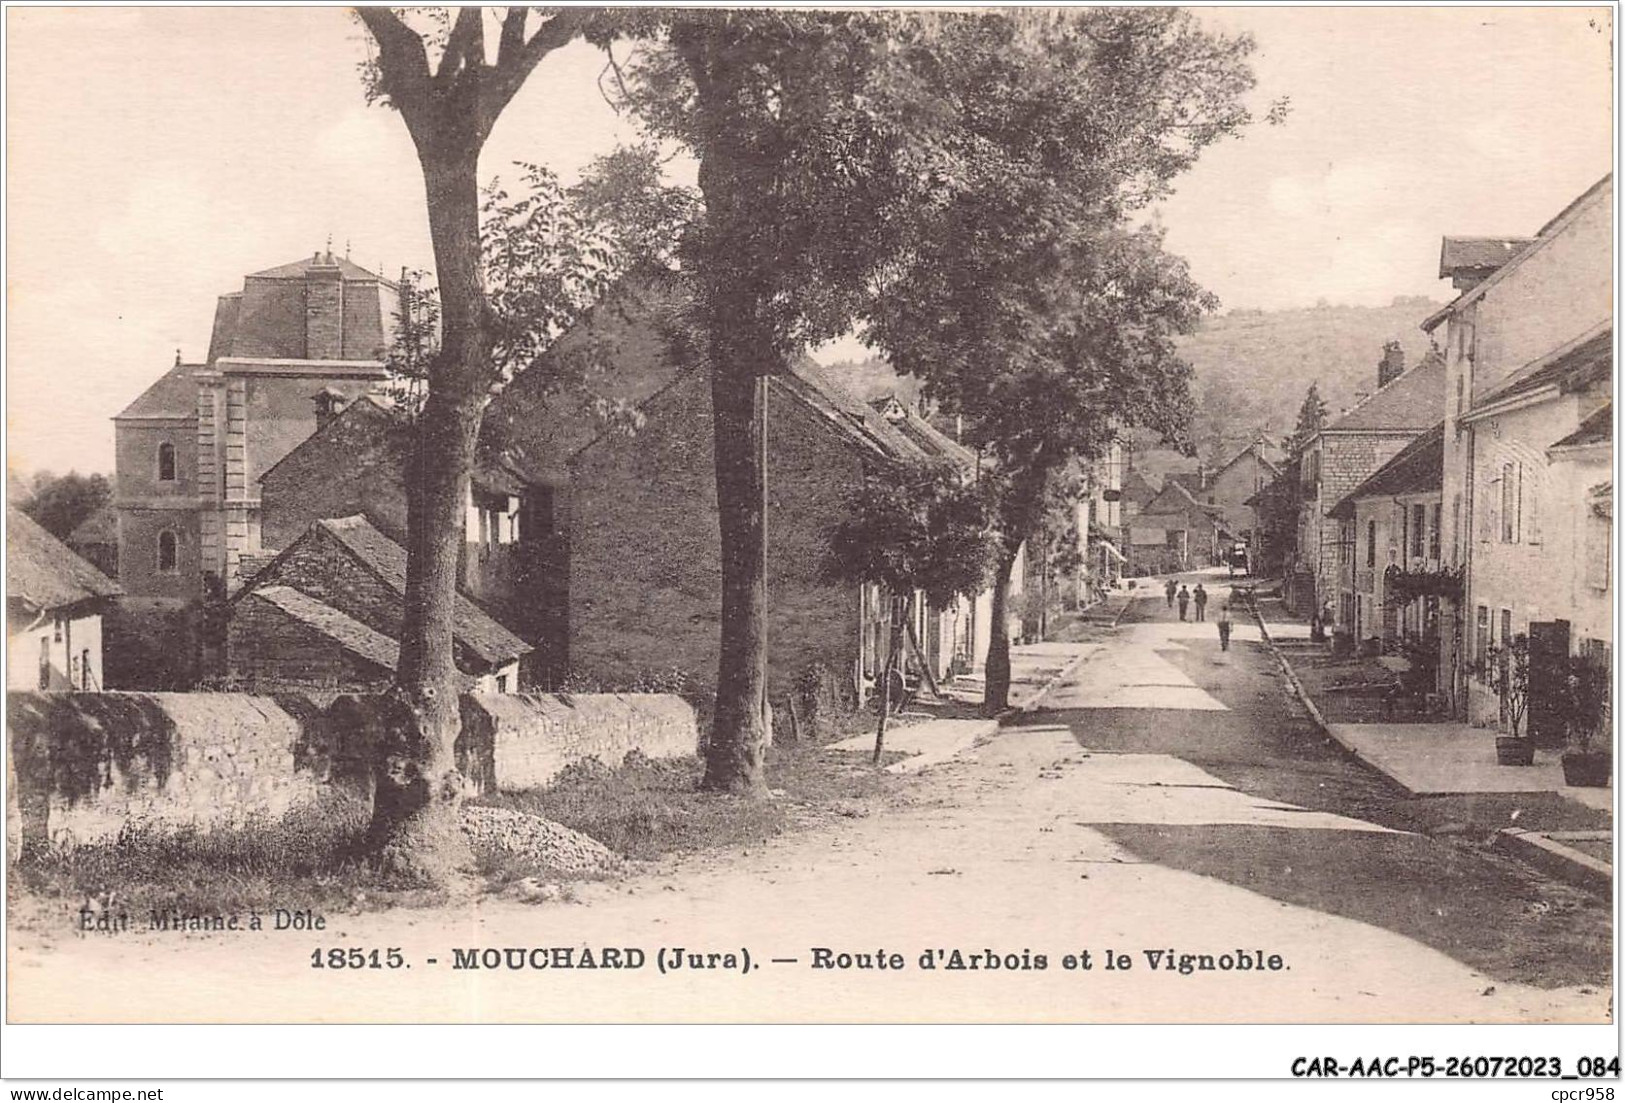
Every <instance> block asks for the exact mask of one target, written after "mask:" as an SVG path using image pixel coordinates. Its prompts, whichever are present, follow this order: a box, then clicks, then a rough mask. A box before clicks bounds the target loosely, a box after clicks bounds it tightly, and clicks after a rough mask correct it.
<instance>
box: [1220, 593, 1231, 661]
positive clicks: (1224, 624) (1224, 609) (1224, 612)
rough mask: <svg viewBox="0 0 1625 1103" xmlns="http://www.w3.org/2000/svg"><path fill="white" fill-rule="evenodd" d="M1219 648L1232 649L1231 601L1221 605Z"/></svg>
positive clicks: (1222, 649)
mask: <svg viewBox="0 0 1625 1103" xmlns="http://www.w3.org/2000/svg"><path fill="white" fill-rule="evenodd" d="M1219 650H1220V651H1229V650H1230V603H1229V602H1228V601H1227V602H1225V603H1224V604H1223V605H1222V606H1220V607H1219Z"/></svg>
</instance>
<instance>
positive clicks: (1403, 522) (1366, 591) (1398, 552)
mask: <svg viewBox="0 0 1625 1103" xmlns="http://www.w3.org/2000/svg"><path fill="white" fill-rule="evenodd" d="M1443 484H1444V426H1443V425H1442V424H1441V425H1436V426H1434V427H1433V428H1432V429H1429V430H1428V431H1427V432H1425V433H1423V434H1422V435H1421V436H1419V437H1417V438H1416V439H1415V440H1414V441H1412V442H1411V443H1410V444H1408V445H1406V446H1405V448H1403V449H1402V450H1401V451H1400V452H1399V453H1398V454H1397V455H1395V456H1394V458H1393V459H1391V460H1389V461H1388V462H1387V463H1385V464H1383V465H1382V466H1381V467H1379V468H1377V470H1376V471H1375V472H1373V473H1372V474H1371V475H1370V477H1368V478H1367V479H1366V480H1365V481H1364V482H1362V483H1361V484H1360V485H1359V486H1357V487H1355V488H1354V489H1353V490H1351V491H1350V492H1349V493H1348V495H1347V496H1346V497H1344V498H1343V500H1342V501H1341V502H1338V503H1337V505H1335V506H1333V507H1332V511H1331V513H1330V515H1329V516H1330V517H1331V519H1332V520H1334V521H1336V522H1338V523H1339V524H1344V525H1352V526H1353V527H1354V551H1353V554H1352V555H1351V556H1350V557H1349V561H1348V562H1347V563H1345V564H1343V569H1342V570H1341V571H1340V572H1339V574H1338V577H1337V587H1338V589H1337V601H1338V604H1339V605H1345V604H1349V603H1352V604H1353V606H1354V620H1353V622H1352V625H1351V631H1352V632H1353V634H1354V638H1355V639H1357V640H1366V639H1370V638H1379V639H1382V640H1392V639H1415V640H1421V639H1428V640H1432V641H1433V642H1434V643H1435V644H1436V643H1437V641H1438V635H1439V621H1440V615H1441V604H1440V600H1439V598H1438V597H1436V596H1435V597H1429V598H1417V599H1416V600H1414V601H1410V602H1405V603H1399V602H1396V601H1394V600H1393V597H1392V595H1391V594H1390V593H1389V592H1388V585H1387V584H1388V570H1389V568H1394V569H1395V570H1397V571H1411V572H1418V571H1427V572H1436V571H1438V569H1439V566H1440V557H1439V552H1440V531H1441V523H1440V513H1441V504H1440V503H1441V500H1442V499H1441V492H1442V487H1443Z"/></svg>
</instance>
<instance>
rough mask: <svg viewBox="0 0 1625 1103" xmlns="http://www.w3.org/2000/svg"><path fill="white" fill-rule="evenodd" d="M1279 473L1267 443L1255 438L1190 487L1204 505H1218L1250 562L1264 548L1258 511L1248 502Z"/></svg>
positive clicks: (1221, 520)
mask: <svg viewBox="0 0 1625 1103" xmlns="http://www.w3.org/2000/svg"><path fill="white" fill-rule="evenodd" d="M1280 475H1281V468H1280V465H1279V464H1277V463H1276V461H1275V459H1273V458H1272V457H1271V455H1270V449H1269V447H1268V446H1267V445H1266V444H1265V443H1264V442H1263V441H1262V440H1257V441H1254V442H1253V443H1251V444H1249V445H1248V446H1247V447H1245V448H1243V449H1242V450H1241V451H1240V452H1237V453H1236V454H1235V456H1233V457H1232V458H1231V459H1230V460H1229V462H1227V463H1226V464H1225V465H1224V466H1223V467H1220V468H1219V469H1218V470H1217V471H1215V472H1213V473H1212V474H1211V475H1207V476H1206V478H1205V479H1204V480H1203V482H1202V485H1201V486H1200V488H1199V489H1198V490H1196V491H1193V495H1194V496H1196V497H1197V499H1198V500H1199V501H1200V502H1202V503H1203V504H1204V505H1211V506H1217V507H1218V509H1219V514H1218V516H1219V520H1220V522H1221V523H1222V524H1223V526H1224V528H1225V530H1226V531H1227V532H1228V533H1229V534H1230V535H1231V536H1233V537H1234V538H1235V540H1236V541H1237V542H1239V543H1242V544H1244V545H1245V546H1246V548H1247V558H1248V562H1249V563H1252V562H1255V561H1257V560H1258V559H1259V558H1260V556H1261V554H1262V550H1263V536H1262V533H1261V531H1260V529H1259V524H1258V514H1257V511H1256V510H1255V509H1254V508H1253V506H1252V504H1251V500H1252V497H1253V495H1255V494H1257V493H1258V492H1259V491H1261V490H1263V489H1264V488H1265V487H1266V486H1268V485H1269V484H1270V483H1272V482H1274V481H1275V480H1276V479H1278V478H1280ZM1187 489H1189V487H1188V485H1187Z"/></svg>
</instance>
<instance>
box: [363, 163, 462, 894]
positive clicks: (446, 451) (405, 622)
mask: <svg viewBox="0 0 1625 1103" xmlns="http://www.w3.org/2000/svg"><path fill="white" fill-rule="evenodd" d="M423 160H424V182H425V187H426V190H427V192H428V207H429V231H430V236H431V238H432V240H433V242H434V250H435V265H436V271H437V273H438V274H439V279H440V296H441V309H442V319H443V337H442V344H441V353H440V356H439V358H438V359H437V361H436V363H435V364H434V365H433V366H432V368H431V385H430V387H429V397H428V399H427V400H426V401H425V403H424V405H423V409H422V411H421V412H420V413H419V415H418V421H417V438H416V449H415V453H414V459H413V464H412V470H411V486H410V487H408V503H409V504H408V510H407V548H406V556H407V563H406V600H405V611H404V612H405V615H404V617H403V619H402V625H401V650H400V659H399V664H398V666H397V668H396V691H397V697H398V698H399V705H400V708H399V709H397V710H395V711H393V712H392V713H391V714H390V716H389V720H388V722H387V723H385V724H383V725H382V726H381V732H380V734H381V735H382V736H383V738H384V740H385V744H384V747H383V748H381V749H382V751H383V753H381V754H380V755H379V756H378V759H377V763H378V766H377V770H376V774H375V779H374V780H375V789H374V798H373V818H372V824H371V827H370V829H369V831H368V842H369V849H370V852H371V853H373V854H374V855H375V856H377V857H378V859H379V860H380V861H381V863H382V865H383V866H384V867H385V868H386V869H387V870H388V871H389V872H391V873H392V874H395V875H397V876H399V877H400V878H402V879H403V880H409V881H413V882H418V883H428V884H438V883H445V882H447V881H449V880H450V879H452V878H453V877H455V876H456V874H457V873H458V872H460V871H463V870H467V869H470V868H471V867H472V865H473V862H472V856H471V854H470V852H469V849H468V843H467V840H466V838H465V837H464V836H463V833H462V829H461V823H460V816H459V812H460V809H461V807H462V801H463V795H464V788H465V783H464V780H463V777H462V774H461V773H460V772H459V771H458V769H457V759H456V751H455V747H456V742H457V736H458V734H459V732H460V729H461V721H460V717H459V710H458V702H457V698H458V691H459V689H460V674H459V672H458V670H457V666H456V663H455V661H454V657H455V642H454V633H455V625H456V609H457V576H458V560H459V557H460V555H461V553H462V546H463V539H464V534H463V525H464V513H465V508H466V503H467V501H468V488H469V473H470V471H471V470H472V469H473V465H474V447H475V442H476V440H477V439H478V436H479V429H480V420H481V418H482V417H483V416H484V413H485V406H486V403H487V401H488V388H489V381H490V378H491V364H490V357H491V333H490V325H489V323H488V320H487V311H488V310H489V306H488V304H487V302H486V298H485V290H484V285H483V282H482V279H481V274H480V238H479V204H478V198H479V196H478V190H479V185H478V176H477V166H478V151H477V149H474V150H470V149H466V148H464V149H459V150H454V151H451V152H450V153H448V154H447V155H446V156H444V158H443V159H439V160H431V158H429V157H428V156H424V158H423Z"/></svg>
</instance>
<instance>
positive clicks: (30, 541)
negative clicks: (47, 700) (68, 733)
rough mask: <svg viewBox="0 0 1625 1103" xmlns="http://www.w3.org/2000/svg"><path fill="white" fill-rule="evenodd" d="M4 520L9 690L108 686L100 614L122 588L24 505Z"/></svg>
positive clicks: (106, 608) (7, 684)
mask: <svg viewBox="0 0 1625 1103" xmlns="http://www.w3.org/2000/svg"><path fill="white" fill-rule="evenodd" d="M6 526H7V527H6V654H7V656H8V659H7V663H6V688H8V689H46V690H64V689H66V690H72V689H77V690H100V689H103V688H104V687H105V682H104V680H103V677H102V616H103V615H104V614H105V613H106V612H107V610H108V608H109V606H110V605H111V604H112V602H113V600H114V599H115V598H117V597H118V596H119V594H120V593H122V592H123V591H122V590H120V589H119V586H118V583H116V582H114V581H113V580H112V579H110V578H108V577H107V576H106V575H104V574H102V572H100V571H98V570H97V569H96V568H95V567H93V566H91V565H90V564H89V563H87V562H86V561H85V560H83V559H81V558H80V557H79V556H77V555H75V554H74V553H73V551H72V550H71V549H69V548H68V546H67V545H65V544H63V543H62V542H61V541H60V540H58V539H57V538H56V537H54V536H52V535H51V534H50V533H48V532H46V531H45V530H44V529H43V528H41V527H40V526H39V524H38V523H37V522H35V521H34V519H33V518H32V517H29V516H28V515H27V514H26V513H24V512H22V510H20V509H17V508H15V507H10V508H8V509H7V510H6Z"/></svg>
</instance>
